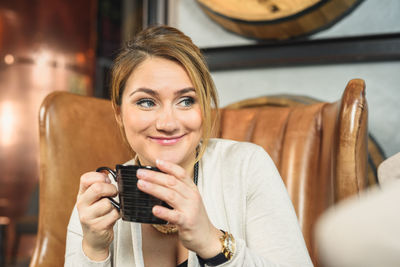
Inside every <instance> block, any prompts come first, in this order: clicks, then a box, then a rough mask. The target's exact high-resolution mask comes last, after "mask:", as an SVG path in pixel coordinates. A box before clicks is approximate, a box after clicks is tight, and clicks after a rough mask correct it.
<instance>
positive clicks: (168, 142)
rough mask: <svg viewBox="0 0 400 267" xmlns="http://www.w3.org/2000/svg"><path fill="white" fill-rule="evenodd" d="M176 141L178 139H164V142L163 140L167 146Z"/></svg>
mask: <svg viewBox="0 0 400 267" xmlns="http://www.w3.org/2000/svg"><path fill="white" fill-rule="evenodd" d="M175 141H176V139H164V140H162V142H163V143H165V144H170V143H173V142H175Z"/></svg>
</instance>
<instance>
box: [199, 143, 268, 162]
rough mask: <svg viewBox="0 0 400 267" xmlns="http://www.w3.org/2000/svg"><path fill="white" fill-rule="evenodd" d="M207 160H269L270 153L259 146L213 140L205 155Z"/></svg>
mask: <svg viewBox="0 0 400 267" xmlns="http://www.w3.org/2000/svg"><path fill="white" fill-rule="evenodd" d="M204 158H205V159H206V160H208V159H213V160H217V159H219V158H221V159H225V160H228V161H238V160H239V161H241V162H243V161H245V160H246V159H251V158H260V159H261V158H264V159H269V155H268V153H267V152H266V151H265V150H264V148H262V147H261V146H259V145H256V144H253V143H249V142H238V141H234V140H228V139H219V138H211V139H210V140H209V142H208V145H207V149H206V151H205V153H204Z"/></svg>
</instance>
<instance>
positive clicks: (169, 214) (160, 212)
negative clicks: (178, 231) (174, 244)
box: [152, 205, 183, 226]
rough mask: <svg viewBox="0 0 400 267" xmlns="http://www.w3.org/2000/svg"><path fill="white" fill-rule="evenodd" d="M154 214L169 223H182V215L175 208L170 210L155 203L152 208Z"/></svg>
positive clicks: (178, 224)
mask: <svg viewBox="0 0 400 267" xmlns="http://www.w3.org/2000/svg"><path fill="white" fill-rule="evenodd" d="M152 212H153V214H154V216H156V217H158V218H160V219H162V220H164V221H167V222H169V223H171V224H175V225H177V226H180V225H182V223H183V215H182V213H181V212H179V211H177V210H171V209H168V208H166V207H163V206H159V205H156V206H154V207H153V210H152Z"/></svg>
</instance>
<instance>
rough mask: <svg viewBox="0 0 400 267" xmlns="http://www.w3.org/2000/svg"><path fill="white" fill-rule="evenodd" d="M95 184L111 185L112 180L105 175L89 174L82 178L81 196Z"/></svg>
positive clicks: (80, 184) (98, 173)
mask: <svg viewBox="0 0 400 267" xmlns="http://www.w3.org/2000/svg"><path fill="white" fill-rule="evenodd" d="M94 183H111V180H110V178H108V176H107V175H106V174H104V173H101V172H87V173H85V174H83V175H82V176H81V180H80V183H79V194H82V193H84V192H85V191H86V190H87V189H88V188H89V187H90V186H91V185H92V184H94Z"/></svg>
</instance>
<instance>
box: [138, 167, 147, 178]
mask: <svg viewBox="0 0 400 267" xmlns="http://www.w3.org/2000/svg"><path fill="white" fill-rule="evenodd" d="M136 175H137V176H140V177H145V176H146V171H145V170H143V169H138V170H137V172H136Z"/></svg>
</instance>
